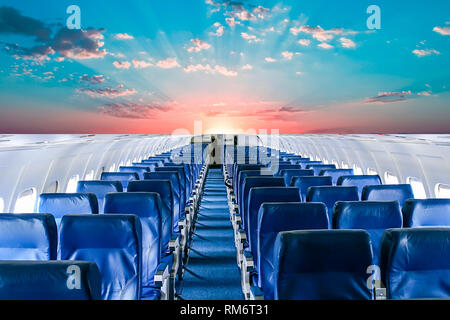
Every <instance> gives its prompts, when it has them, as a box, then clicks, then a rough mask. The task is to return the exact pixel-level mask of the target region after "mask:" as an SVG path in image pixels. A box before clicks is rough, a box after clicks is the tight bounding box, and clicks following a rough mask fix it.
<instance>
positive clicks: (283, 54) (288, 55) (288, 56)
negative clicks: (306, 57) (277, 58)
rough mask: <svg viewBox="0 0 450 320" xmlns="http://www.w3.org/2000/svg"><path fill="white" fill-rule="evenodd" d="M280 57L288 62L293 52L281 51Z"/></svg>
mask: <svg viewBox="0 0 450 320" xmlns="http://www.w3.org/2000/svg"><path fill="white" fill-rule="evenodd" d="M281 55H282V56H283V58H285V59H288V60H292V57H293V56H294V53H293V52H290V51H283V52H282V53H281Z"/></svg>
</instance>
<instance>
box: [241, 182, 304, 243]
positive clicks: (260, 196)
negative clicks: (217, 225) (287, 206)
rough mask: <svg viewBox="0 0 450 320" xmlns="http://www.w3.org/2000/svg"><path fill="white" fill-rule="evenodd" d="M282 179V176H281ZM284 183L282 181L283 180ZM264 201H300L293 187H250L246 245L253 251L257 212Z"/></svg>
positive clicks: (297, 192)
mask: <svg viewBox="0 0 450 320" xmlns="http://www.w3.org/2000/svg"><path fill="white" fill-rule="evenodd" d="M281 179H282V180H283V178H281ZM283 184H284V182H283ZM264 202H301V198H300V192H299V190H298V188H295V187H284V186H282V187H256V188H251V189H250V193H249V195H248V209H247V215H246V218H247V221H246V228H247V235H248V246H249V249H250V250H251V251H252V252H253V250H254V249H256V245H255V244H254V243H256V229H257V228H258V212H259V209H260V208H261V205H262V204H263V203H264Z"/></svg>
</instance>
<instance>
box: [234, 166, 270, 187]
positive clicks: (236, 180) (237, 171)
mask: <svg viewBox="0 0 450 320" xmlns="http://www.w3.org/2000/svg"><path fill="white" fill-rule="evenodd" d="M262 167H263V165H262V164H235V166H234V172H233V190H236V184H237V183H238V179H239V172H240V171H244V170H258V169H261V168H262Z"/></svg>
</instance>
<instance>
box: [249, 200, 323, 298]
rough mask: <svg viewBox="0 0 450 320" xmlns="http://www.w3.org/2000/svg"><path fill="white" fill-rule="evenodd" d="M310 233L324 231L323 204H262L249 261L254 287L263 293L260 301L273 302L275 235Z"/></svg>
mask: <svg viewBox="0 0 450 320" xmlns="http://www.w3.org/2000/svg"><path fill="white" fill-rule="evenodd" d="M310 229H328V215H327V209H326V207H325V205H324V204H323V203H313V202H311V203H301V202H297V203H288V202H285V203H280V202H279V203H274V202H265V203H263V204H262V205H261V208H260V209H259V213H258V228H257V229H256V240H257V241H256V242H255V244H256V248H255V250H253V255H254V256H253V260H254V262H255V267H256V270H257V272H258V286H259V287H260V288H262V289H263V291H264V299H266V300H273V298H274V295H273V294H274V293H273V287H274V278H273V271H274V270H273V267H274V261H273V259H274V255H273V248H274V244H275V239H276V237H277V235H278V233H279V232H281V231H290V230H310Z"/></svg>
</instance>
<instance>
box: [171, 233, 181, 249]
mask: <svg viewBox="0 0 450 320" xmlns="http://www.w3.org/2000/svg"><path fill="white" fill-rule="evenodd" d="M179 245H180V237H179V236H172V237H171V239H170V240H169V249H170V250H171V251H174V250H175V249H177V248H178V246H179Z"/></svg>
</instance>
